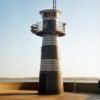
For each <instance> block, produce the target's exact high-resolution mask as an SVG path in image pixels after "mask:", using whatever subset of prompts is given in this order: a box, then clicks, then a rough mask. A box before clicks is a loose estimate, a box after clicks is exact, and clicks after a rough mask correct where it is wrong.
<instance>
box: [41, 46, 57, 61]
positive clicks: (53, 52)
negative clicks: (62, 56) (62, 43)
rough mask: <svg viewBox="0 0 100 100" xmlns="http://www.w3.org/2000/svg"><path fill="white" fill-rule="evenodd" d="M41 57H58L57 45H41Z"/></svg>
mask: <svg viewBox="0 0 100 100" xmlns="http://www.w3.org/2000/svg"><path fill="white" fill-rule="evenodd" d="M41 53H42V55H41V59H59V54H58V47H57V46H56V45H45V46H42V52H41Z"/></svg>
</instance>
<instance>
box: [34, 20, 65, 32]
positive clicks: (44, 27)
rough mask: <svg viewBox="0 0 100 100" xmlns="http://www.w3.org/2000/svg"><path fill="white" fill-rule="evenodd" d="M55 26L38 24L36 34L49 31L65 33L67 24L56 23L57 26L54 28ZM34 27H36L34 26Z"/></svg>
mask: <svg viewBox="0 0 100 100" xmlns="http://www.w3.org/2000/svg"><path fill="white" fill-rule="evenodd" d="M53 25H54V24H50V25H49V24H45V25H44V22H43V21H41V22H38V23H37V24H35V27H36V32H40V31H49V32H53V31H59V32H62V33H65V25H66V24H65V23H62V22H59V21H56V22H55V25H54V27H53ZM33 27H34V26H33Z"/></svg>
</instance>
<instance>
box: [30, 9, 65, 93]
mask: <svg viewBox="0 0 100 100" xmlns="http://www.w3.org/2000/svg"><path fill="white" fill-rule="evenodd" d="M40 14H41V16H42V19H43V21H42V22H39V23H37V24H33V25H32V26H31V32H32V33H34V34H36V35H37V36H40V37H43V41H42V48H41V64H40V74H39V87H38V94H61V93H63V80H62V71H61V65H60V56H59V43H58V42H59V41H58V37H61V36H64V35H65V23H62V22H59V21H58V17H59V15H60V14H61V12H60V11H58V10H54V9H47V10H42V11H40Z"/></svg>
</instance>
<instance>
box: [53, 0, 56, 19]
mask: <svg viewBox="0 0 100 100" xmlns="http://www.w3.org/2000/svg"><path fill="white" fill-rule="evenodd" d="M56 3H57V2H56V0H53V14H54V18H56V13H55V12H56V8H57V5H56Z"/></svg>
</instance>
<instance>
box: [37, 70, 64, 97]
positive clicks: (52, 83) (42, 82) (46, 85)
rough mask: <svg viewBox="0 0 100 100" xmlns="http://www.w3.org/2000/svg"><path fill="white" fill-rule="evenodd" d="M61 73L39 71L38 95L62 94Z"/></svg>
mask: <svg viewBox="0 0 100 100" xmlns="http://www.w3.org/2000/svg"><path fill="white" fill-rule="evenodd" d="M61 76H62V73H61V71H40V77H39V88H38V94H39V95H45V94H50V95H51V94H62V93H63V81H62V77H61Z"/></svg>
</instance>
